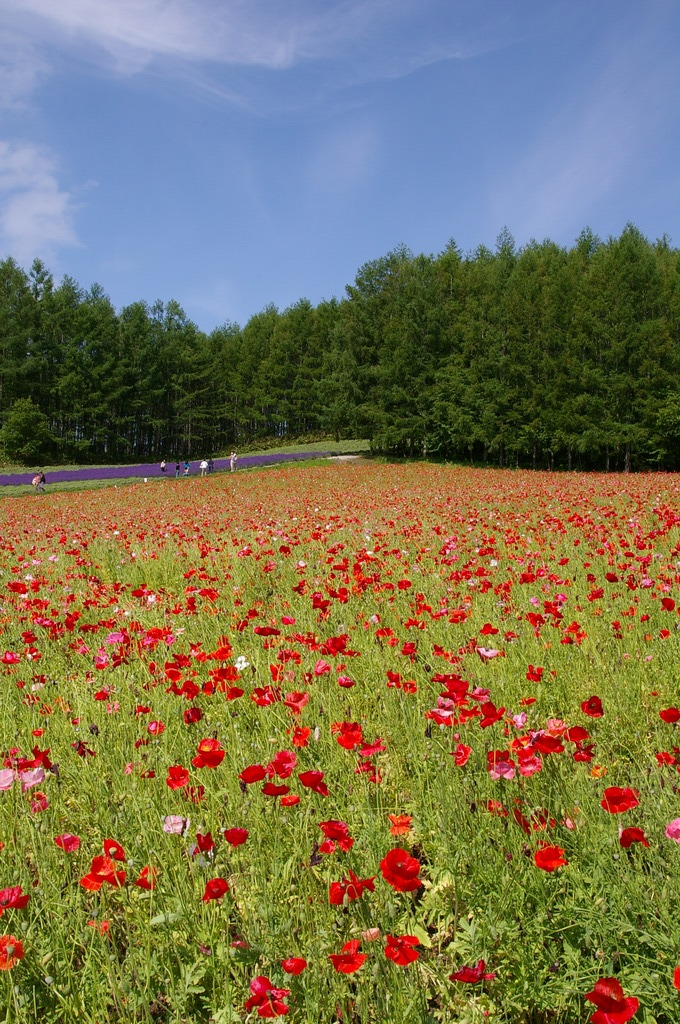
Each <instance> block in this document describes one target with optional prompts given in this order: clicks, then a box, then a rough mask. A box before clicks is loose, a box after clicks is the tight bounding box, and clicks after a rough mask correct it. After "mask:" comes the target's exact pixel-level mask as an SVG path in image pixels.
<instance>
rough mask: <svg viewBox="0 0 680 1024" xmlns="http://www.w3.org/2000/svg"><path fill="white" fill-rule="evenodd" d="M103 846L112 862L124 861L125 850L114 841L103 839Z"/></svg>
mask: <svg viewBox="0 0 680 1024" xmlns="http://www.w3.org/2000/svg"><path fill="white" fill-rule="evenodd" d="M103 846H104V853H105V854H106V856H107V857H112V858H113V860H125V850H124V849H123V847H122V846H121V845H120V843H117V842H116V840H115V839H105V840H104V843H103Z"/></svg>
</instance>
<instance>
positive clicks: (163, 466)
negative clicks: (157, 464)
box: [161, 459, 166, 473]
mask: <svg viewBox="0 0 680 1024" xmlns="http://www.w3.org/2000/svg"><path fill="white" fill-rule="evenodd" d="M165 465H166V463H165V459H163V461H162V462H161V473H165Z"/></svg>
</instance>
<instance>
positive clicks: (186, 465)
mask: <svg viewBox="0 0 680 1024" xmlns="http://www.w3.org/2000/svg"><path fill="white" fill-rule="evenodd" d="M190 468H191V463H190V462H189V460H188V459H185V460H184V475H185V476H189V470H190Z"/></svg>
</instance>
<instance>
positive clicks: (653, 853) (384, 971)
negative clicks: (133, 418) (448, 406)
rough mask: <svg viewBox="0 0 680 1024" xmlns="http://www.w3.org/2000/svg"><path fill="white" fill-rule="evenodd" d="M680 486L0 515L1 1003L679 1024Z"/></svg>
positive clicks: (228, 1023)
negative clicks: (679, 589)
mask: <svg viewBox="0 0 680 1024" xmlns="http://www.w3.org/2000/svg"><path fill="white" fill-rule="evenodd" d="M679 487H680V484H679V483H678V480H677V478H676V477H675V476H671V475H668V476H665V475H647V476H639V477H633V476H630V477H620V476H614V475H608V476H579V475H576V474H570V475H568V476H561V475H556V474H540V473H534V474H531V473H519V472H516V473H513V472H501V471H491V470H490V471H482V470H462V469H455V468H449V467H443V468H442V467H434V466H426V465H412V466H397V467H394V466H376V465H370V464H349V463H346V464H343V465H323V466H318V465H317V466H309V467H304V466H300V465H297V466H295V465H294V466H289V467H277V468H274V469H270V470H267V472H266V473H265V472H262V473H251V474H235V475H233V476H231V475H228V476H224V477H222V476H219V477H217V476H216V477H212V478H210V477H208V478H205V479H200V480H198V479H197V480H195V481H192V485H191V487H187V486H186V482H183V481H178V482H175V481H174V480H163V481H159V482H157V483H154V484H150V485H147V486H144V485H143V484H139V485H134V486H130V487H128V488H125V489H122V490H121V489H116V490H114V489H111V488H109V489H106V490H100V491H87V492H84V493H82V494H78V495H74V494H66V493H62V494H53V495H49V496H47V498H41V499H40V500H38V499H36V498H35V496H33V495H29V496H27V497H25V498H16V499H7V500H5V501H3V502H2V503H0V546H1V554H0V557H1V569H0V592H1V598H0V628H1V630H2V637H1V639H0V662H1V663H2V672H1V675H0V695H1V696H0V699H1V705H0V707H1V710H2V714H1V716H0V751H1V754H2V763H1V764H0V1007H2V1008H3V1010H4V1013H5V1016H4V1017H2V1016H1V1015H0V1019H4V1020H5V1021H7V1022H13V1024H29V1022H34V1021H38V1020H39V1021H46V1022H56V1021H69V1022H73V1021H78V1022H81V1021H82V1022H87V1024H108V1022H110V1024H133V1022H134V1024H137V1022H140V1024H141V1022H145V1024H146V1022H168V1024H170V1022H172V1024H181V1022H182V1024H184V1022H186V1024H204V1022H205V1024H208V1022H210V1024H235V1022H246V1021H257V1020H259V1019H262V1018H266V1019H269V1018H276V1017H280V1018H285V1019H287V1020H290V1021H292V1022H300V1024H303V1022H304V1024H320V1022H323V1024H334V1022H340V1024H343V1022H347V1024H350V1022H353V1024H388V1022H390V1024H391V1022H399V1024H421V1022H439V1021H445V1022H446V1021H451V1022H461V1024H463V1022H465V1024H481V1022H483V1021H493V1022H497V1024H500V1022H504V1024H557V1022H565V1024H566V1022H569V1024H572V1022H584V1024H585V1022H586V1021H593V1022H594V1024H625V1022H626V1021H629V1020H634V1021H635V1022H638V1021H639V1022H640V1024H674V1022H676V1021H677V1020H678V1019H680V991H678V990H679V989H680V794H679V787H680V775H679V774H678V772H679V769H680V733H679V732H678V729H679V725H678V723H679V722H680V692H679V689H680V687H679V666H680V656H679V655H678V636H679V628H680V621H679V618H678V615H679V611H680V598H678V582H679V580H680V502H679V494H680V491H679Z"/></svg>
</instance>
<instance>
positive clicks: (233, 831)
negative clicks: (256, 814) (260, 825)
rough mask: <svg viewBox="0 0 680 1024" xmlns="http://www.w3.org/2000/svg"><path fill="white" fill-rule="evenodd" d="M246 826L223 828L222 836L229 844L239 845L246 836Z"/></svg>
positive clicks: (243, 841)
mask: <svg viewBox="0 0 680 1024" xmlns="http://www.w3.org/2000/svg"><path fill="white" fill-rule="evenodd" d="M248 835H249V832H248V829H247V828H225V830H224V838H225V839H226V840H227V842H228V843H229V845H230V846H241V845H242V844H243V843H245V841H246V839H247V838H248Z"/></svg>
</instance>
